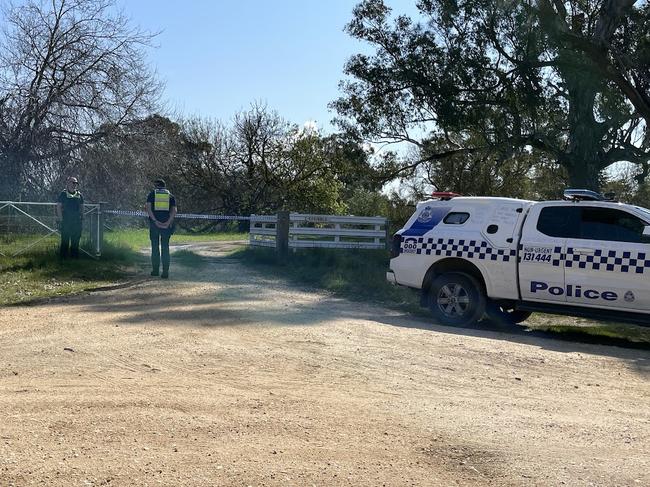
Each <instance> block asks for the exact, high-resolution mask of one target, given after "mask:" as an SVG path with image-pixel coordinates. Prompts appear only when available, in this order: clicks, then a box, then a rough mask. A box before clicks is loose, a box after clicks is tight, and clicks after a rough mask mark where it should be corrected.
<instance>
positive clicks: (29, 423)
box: [0, 244, 650, 487]
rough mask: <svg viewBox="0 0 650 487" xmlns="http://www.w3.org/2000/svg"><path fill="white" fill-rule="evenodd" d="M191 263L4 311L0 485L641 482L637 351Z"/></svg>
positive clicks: (641, 387)
mask: <svg viewBox="0 0 650 487" xmlns="http://www.w3.org/2000/svg"><path fill="white" fill-rule="evenodd" d="M216 245H220V246H219V247H218V248H217V247H215V248H207V247H205V248H203V249H202V251H203V252H204V253H206V254H207V255H211V257H212V258H211V261H210V263H209V264H207V265H206V266H204V267H202V268H198V269H197V268H191V269H190V268H183V267H180V266H179V265H176V266H175V267H173V268H172V270H173V275H172V279H171V280H170V281H169V282H166V281H162V280H159V279H150V280H149V279H147V280H145V281H144V282H141V283H139V284H136V285H133V286H131V287H128V288H124V289H118V290H113V291H103V292H95V293H91V294H89V295H85V296H79V297H75V298H70V299H66V300H58V301H53V302H51V303H47V304H41V305H37V306H24V307H11V308H0V486H3V487H5V486H12V485H16V486H23V485H46V486H57V485H75V486H76V485H79V486H86V485H88V486H99V485H102V486H125V485H137V486H150V485H151V486H153V485H164V486H172V485H178V486H208V485H210V486H213V485H214V486H221V485H224V486H229V485H233V486H248V485H251V486H261V485H267V486H268V485H274V486H280V485H281V486H311V485H317V486H333V485H337V486H338V485H351V486H382V485H387V486H407V485H418V486H437V485H439V486H448V485H470V486H473V485H477V486H479V485H480V486H483V485H495V486H502V485H522V486H523V485H525V486H529V485H549V486H557V485H568V486H591V485H598V486H615V485H619V486H647V485H650V353H649V352H647V351H639V350H625V349H621V348H616V347H605V346H596V345H586V344H578V343H571V342H558V341H554V340H549V339H540V338H536V337H531V336H526V335H523V334H521V335H516V334H506V333H499V332H495V331H477V330H468V329H454V328H447V327H442V326H431V325H429V324H428V323H426V322H424V321H421V320H417V319H413V318H411V317H409V316H405V315H402V314H400V313H398V312H394V311H389V310H386V309H381V308H377V307H372V306H366V305H359V304H357V303H351V302H349V301H345V300H341V299H335V298H333V297H331V296H328V295H326V294H323V293H319V292H315V291H313V290H303V289H297V288H294V287H290V286H288V285H286V284H284V283H283V282H281V281H280V280H273V279H268V278H263V277H260V276H259V275H257V274H255V273H254V272H253V271H251V270H249V269H246V268H243V267H242V266H241V265H240V264H238V263H237V262H236V261H235V260H232V259H228V258H227V257H224V253H223V252H224V251H225V250H227V249H226V248H225V247H226V246H224V245H223V244H216Z"/></svg>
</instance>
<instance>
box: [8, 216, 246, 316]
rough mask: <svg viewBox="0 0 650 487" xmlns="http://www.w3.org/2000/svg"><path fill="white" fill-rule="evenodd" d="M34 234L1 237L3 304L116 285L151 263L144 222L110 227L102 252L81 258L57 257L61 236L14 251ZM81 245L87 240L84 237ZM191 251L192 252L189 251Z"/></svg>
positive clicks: (186, 239)
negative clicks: (137, 225) (140, 225)
mask: <svg viewBox="0 0 650 487" xmlns="http://www.w3.org/2000/svg"><path fill="white" fill-rule="evenodd" d="M246 236H247V234H241V233H212V234H183V233H179V234H177V235H174V237H173V239H172V242H173V244H184V243H191V242H198V241H201V242H205V241H215V240H239V239H243V238H246ZM30 240H35V239H34V238H31V239H29V238H23V239H13V240H11V241H10V242H9V241H5V242H0V252H1V253H2V254H5V255H4V256H3V255H0V306H2V305H10V304H19V303H26V302H30V301H36V300H40V299H44V298H51V297H56V296H64V295H69V294H77V293H80V292H84V291H87V290H91V289H96V288H101V287H106V286H112V285H116V284H120V283H123V282H125V281H127V280H131V279H134V278H136V277H137V276H138V275H141V274H142V269H143V268H145V267H147V265H148V259H147V253H143V252H142V250H143V249H147V248H148V247H149V233H148V230H147V229H145V228H142V229H128V230H117V231H112V232H106V233H105V239H104V245H103V250H102V256H101V258H99V259H94V258H92V257H90V256H88V255H86V254H84V253H83V252H82V253H81V257H80V258H79V259H78V260H66V261H61V260H59V258H58V238H56V237H51V238H48V239H45V240H43V241H41V242H39V243H38V244H37V245H35V246H33V247H32V248H30V249H28V250H27V251H26V252H24V253H21V254H19V255H17V256H13V254H14V253H16V252H17V251H18V250H19V249H21V248H23V247H24V246H25V245H28V244H29V242H30ZM81 246H82V248H83V247H88V246H87V245H84V242H83V240H82V245H81ZM185 253H187V254H191V253H188V252H185ZM177 254H178V255H177V258H178V259H179V262H181V263H183V264H186V265H196V262H197V261H196V259H195V258H192V255H184V251H179V252H178V253H177Z"/></svg>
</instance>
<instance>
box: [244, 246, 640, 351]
mask: <svg viewBox="0 0 650 487" xmlns="http://www.w3.org/2000/svg"><path fill="white" fill-rule="evenodd" d="M233 256H234V257H236V258H238V259H239V260H240V261H241V262H242V264H244V265H248V266H252V267H255V268H257V269H258V270H260V271H262V272H264V273H266V274H268V275H273V276H277V275H282V276H283V277H286V278H287V279H288V280H290V281H292V282H295V283H299V284H303V285H304V284H306V285H310V286H313V287H317V288H321V289H326V290H328V291H330V292H333V293H334V294H336V295H338V296H342V297H345V298H348V299H352V300H358V301H370V302H374V303H377V304H381V305H384V306H387V307H390V308H394V309H399V310H403V311H407V312H409V313H412V314H414V315H418V316H421V317H425V319H426V318H429V317H430V314H429V312H428V311H427V310H426V309H425V308H422V307H420V295H419V292H416V291H413V290H410V289H406V288H403V287H394V286H391V285H390V284H388V282H387V281H386V270H387V269H388V263H389V255H388V252H387V251H382V250H336V249H302V250H298V251H297V252H295V253H294V252H290V254H289V257H288V260H287V261H286V262H282V261H281V260H280V259H279V258H278V257H277V253H276V252H275V249H269V248H247V249H243V250H240V251H237V252H235V253H234V254H233ZM482 325H483V326H487V327H488V328H489V329H490V327H491V329H495V328H494V325H490V324H489V323H481V324H479V325H478V326H479V327H481V326H482ZM523 326H524V328H520V330H522V331H523V330H526V329H527V330H529V331H540V332H545V333H546V334H547V335H549V336H551V337H553V336H556V337H558V338H566V339H571V340H577V341H586V342H595V343H604V344H614V345H623V346H637V345H638V346H642V347H650V328H646V327H641V326H635V325H628V324H621V323H605V322H596V321H593V320H587V319H581V318H574V317H570V316H560V315H548V314H542V313H535V314H533V316H532V317H531V318H530V319H529V320H528V321H526V322H525V323H523ZM496 329H501V328H500V327H497V328H496Z"/></svg>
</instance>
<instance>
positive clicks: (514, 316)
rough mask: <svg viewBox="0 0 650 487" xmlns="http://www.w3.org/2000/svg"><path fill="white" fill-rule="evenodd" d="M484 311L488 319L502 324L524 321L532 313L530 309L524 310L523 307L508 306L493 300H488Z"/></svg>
mask: <svg viewBox="0 0 650 487" xmlns="http://www.w3.org/2000/svg"><path fill="white" fill-rule="evenodd" d="M485 312H486V314H487V316H488V318H489V319H490V321H493V322H495V323H499V324H501V323H503V324H516V323H521V322H522V321H526V320H527V319H528V318H530V315H532V314H533V313H532V311H525V310H523V309H515V308H513V307H508V306H505V305H501V304H499V303H496V302H494V301H492V302H489V303H488V304H487V307H486V309H485Z"/></svg>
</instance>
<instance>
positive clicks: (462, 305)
mask: <svg viewBox="0 0 650 487" xmlns="http://www.w3.org/2000/svg"><path fill="white" fill-rule="evenodd" d="M428 297H429V309H430V310H431V313H432V314H433V316H434V318H435V319H436V321H438V322H440V323H442V324H445V325H454V326H466V325H471V324H474V323H476V322H477V321H479V320H480V319H481V318H482V317H483V314H484V313H485V303H486V298H485V291H484V290H483V286H482V285H481V284H480V283H479V282H478V281H477V280H476V279H475V278H474V277H472V276H470V275H468V274H463V273H460V272H448V273H445V274H442V275H440V276H438V277H437V278H436V279H435V280H434V281H433V282H432V283H431V288H430V289H429V296H428Z"/></svg>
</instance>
